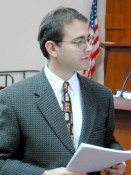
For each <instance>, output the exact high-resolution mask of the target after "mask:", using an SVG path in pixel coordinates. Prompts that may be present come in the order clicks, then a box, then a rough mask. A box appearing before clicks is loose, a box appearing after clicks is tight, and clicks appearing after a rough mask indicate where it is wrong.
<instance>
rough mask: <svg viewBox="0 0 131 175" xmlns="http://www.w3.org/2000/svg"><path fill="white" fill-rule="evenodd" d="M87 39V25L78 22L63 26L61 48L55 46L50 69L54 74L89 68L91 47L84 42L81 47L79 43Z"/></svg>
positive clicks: (71, 72)
mask: <svg viewBox="0 0 131 175" xmlns="http://www.w3.org/2000/svg"><path fill="white" fill-rule="evenodd" d="M87 37H88V24H87V23H84V22H82V21H79V20H76V19H75V20H74V21H73V22H72V23H70V24H67V25H65V27H64V37H63V42H61V46H57V49H56V50H57V56H56V57H55V58H52V59H51V60H50V62H53V64H52V66H53V67H52V68H53V70H55V71H56V72H55V73H56V74H61V73H64V74H65V73H68V74H69V73H70V74H73V72H74V71H79V70H84V69H87V68H88V67H89V57H90V52H91V49H92V46H91V45H90V44H89V43H88V42H85V44H84V46H81V44H80V43H81V42H83V40H86V39H87Z"/></svg>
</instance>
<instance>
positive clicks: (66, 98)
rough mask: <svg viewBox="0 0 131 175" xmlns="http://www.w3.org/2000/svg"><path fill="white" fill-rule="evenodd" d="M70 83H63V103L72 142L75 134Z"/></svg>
mask: <svg viewBox="0 0 131 175" xmlns="http://www.w3.org/2000/svg"><path fill="white" fill-rule="evenodd" d="M68 87H69V83H68V82H64V83H63V92H62V104H63V113H64V115H65V121H66V124H67V129H68V131H69V133H70V138H71V140H72V142H73V141H74V134H73V113H72V106H71V98H70V95H69V93H68Z"/></svg>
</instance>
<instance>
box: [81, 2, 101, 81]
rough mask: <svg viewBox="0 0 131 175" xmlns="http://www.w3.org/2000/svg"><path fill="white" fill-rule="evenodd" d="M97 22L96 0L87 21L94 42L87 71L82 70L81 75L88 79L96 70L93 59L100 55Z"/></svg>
mask: <svg viewBox="0 0 131 175" xmlns="http://www.w3.org/2000/svg"><path fill="white" fill-rule="evenodd" d="M98 28H99V26H98V21H97V0H93V1H92V6H91V12H90V21H89V26H88V31H89V33H90V35H93V36H94V41H93V46H92V47H93V48H92V52H91V56H90V60H89V61H90V66H89V68H88V70H84V71H83V74H84V75H85V76H87V77H89V78H92V76H93V74H94V72H95V70H96V64H95V59H96V58H97V57H98V56H99V54H100V46H99V43H100V41H99V35H98Z"/></svg>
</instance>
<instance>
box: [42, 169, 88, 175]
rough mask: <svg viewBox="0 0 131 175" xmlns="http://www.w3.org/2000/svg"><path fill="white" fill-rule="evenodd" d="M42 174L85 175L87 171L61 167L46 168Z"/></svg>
mask: <svg viewBox="0 0 131 175" xmlns="http://www.w3.org/2000/svg"><path fill="white" fill-rule="evenodd" d="M42 175H87V173H80V172H75V171H67V170H66V168H64V167H61V168H56V169H52V170H47V171H45V172H44V173H43V174H42Z"/></svg>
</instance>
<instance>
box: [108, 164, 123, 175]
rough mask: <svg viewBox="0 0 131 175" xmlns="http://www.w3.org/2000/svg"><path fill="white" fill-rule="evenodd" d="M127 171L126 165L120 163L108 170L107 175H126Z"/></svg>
mask: <svg viewBox="0 0 131 175" xmlns="http://www.w3.org/2000/svg"><path fill="white" fill-rule="evenodd" d="M125 170H126V163H125V162H123V163H119V164H117V165H113V166H112V167H111V168H106V169H105V173H106V174H107V175H124V173H125Z"/></svg>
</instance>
